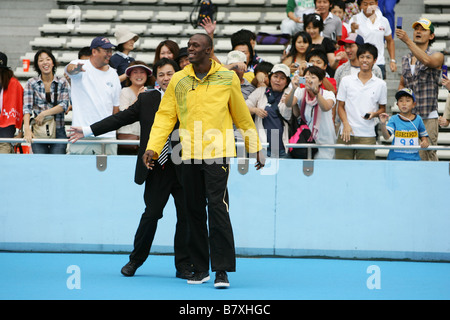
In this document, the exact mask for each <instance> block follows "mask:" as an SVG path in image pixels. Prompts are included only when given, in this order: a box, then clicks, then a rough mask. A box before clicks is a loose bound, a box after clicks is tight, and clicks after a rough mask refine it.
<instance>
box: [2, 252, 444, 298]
mask: <svg viewBox="0 0 450 320" xmlns="http://www.w3.org/2000/svg"><path fill="white" fill-rule="evenodd" d="M127 261H128V256H127V255H124V254H88V253H84V254H82V253H80V254H79V253H76V254H72V253H66V254H65V253H11V252H0V299H2V300H10V299H20V300H35V299H39V300H50V299H51V300H53V299H58V300H77V299H83V300H91V299H95V300H110V299H114V300H116V299H119V300H128V299H133V300H141V299H146V300H147V299H148V300H304V299H306V300H308V299H321V300H322V299H325V300H328V299H331V300H335V299H338V300H340V299H344V300H346V299H351V300H354V299H358V300H378V299H383V300H391V299H396V300H398V299H399V300H404V299H407V300H410V299H413V300H417V299H419V300H428V299H437V300H441V299H450V277H449V274H450V264H449V263H435V262H432V263H428V262H405V261H361V260H333V259H298V258H296V259H290V258H238V259H237V272H235V273H229V279H230V284H231V286H230V288H229V289H226V290H217V289H215V288H214V286H213V283H214V274H211V280H210V281H209V282H207V283H204V284H202V285H188V284H187V283H186V281H185V280H182V279H178V278H175V270H174V262H173V256H170V255H167V256H166V255H151V256H149V258H148V260H147V261H146V263H145V264H144V265H143V266H142V267H141V268H139V269H138V271H137V273H136V275H135V276H134V277H131V278H126V277H124V276H122V275H121V274H120V269H121V268H122V266H123V265H124V264H125V263H126V262H127ZM72 265H75V266H78V267H79V273H78V274H77V275H79V278H78V279H79V280H80V282H79V283H80V286H81V287H80V289H76V288H75V289H69V288H68V287H67V280H68V279H69V282H70V283H74V282H71V281H70V280H72V279H73V278H74V276H75V273H73V272H72V271H70V270H69V273H68V267H69V266H72ZM370 266H377V267H378V268H379V269H378V272H377V273H373V271H371V269H370V268H369V267H370ZM368 268H369V269H368ZM71 277H72V278H71ZM375 277H377V278H376V279H375ZM374 279H375V280H374ZM376 281H378V282H376ZM368 282H369V284H379V285H380V288H379V289H377V288H374V289H369V288H368V286H367V283H368Z"/></svg>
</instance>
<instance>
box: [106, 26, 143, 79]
mask: <svg viewBox="0 0 450 320" xmlns="http://www.w3.org/2000/svg"><path fill="white" fill-rule="evenodd" d="M114 37H115V38H116V43H117V48H116V49H117V51H116V52H115V53H114V54H113V55H112V57H111V59H110V60H109V65H110V66H111V67H113V68H114V69H116V70H117V74H118V75H119V79H120V82H121V83H122V87H123V86H124V85H125V80H126V79H127V75H126V74H125V69H126V68H128V66H129V65H130V63H131V62H133V61H134V58H133V57H131V56H130V52H131V51H133V50H134V44H135V43H136V41H138V39H139V36H138V35H137V34H135V33H133V32H131V31H130V30H129V29H128V28H127V27H120V28H118V29H117V30H116V32H115V33H114Z"/></svg>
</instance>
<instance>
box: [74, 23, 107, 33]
mask: <svg viewBox="0 0 450 320" xmlns="http://www.w3.org/2000/svg"><path fill="white" fill-rule="evenodd" d="M75 32H76V33H79V34H92V35H97V36H100V35H105V34H109V33H110V32H111V25H110V24H97V23H93V24H88V23H81V24H80V25H79V26H77V27H76V28H75Z"/></svg>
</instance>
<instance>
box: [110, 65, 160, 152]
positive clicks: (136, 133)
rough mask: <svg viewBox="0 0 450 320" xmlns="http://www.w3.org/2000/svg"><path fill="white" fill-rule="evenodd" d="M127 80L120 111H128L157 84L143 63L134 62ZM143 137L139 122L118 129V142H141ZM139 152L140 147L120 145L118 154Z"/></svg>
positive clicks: (128, 70)
mask: <svg viewBox="0 0 450 320" xmlns="http://www.w3.org/2000/svg"><path fill="white" fill-rule="evenodd" d="M125 75H126V76H127V79H126V80H125V87H123V88H122V91H121V92H120V106H119V109H120V111H123V110H126V109H128V107H129V106H131V105H132V104H133V103H135V102H136V100H137V98H138V96H139V95H140V94H141V93H142V92H145V91H147V90H148V88H149V87H150V86H152V85H153V83H154V82H155V81H154V79H153V77H152V70H151V69H150V68H149V66H148V65H146V64H145V62H143V61H133V62H131V63H130V66H129V67H128V68H127V69H126V70H125ZM140 135H141V130H140V125H139V122H138V121H136V122H135V123H132V124H129V125H126V126H123V127H121V128H119V129H117V139H118V140H139V137H140ZM138 150H139V146H138V145H123V144H122V145H121V144H119V145H118V148H117V154H125V155H136V154H137V152H138Z"/></svg>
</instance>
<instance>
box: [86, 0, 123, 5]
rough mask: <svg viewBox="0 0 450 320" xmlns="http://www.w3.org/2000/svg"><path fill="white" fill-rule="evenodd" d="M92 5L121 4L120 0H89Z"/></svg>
mask: <svg viewBox="0 0 450 320" xmlns="http://www.w3.org/2000/svg"><path fill="white" fill-rule="evenodd" d="M91 2H92V3H93V4H118V3H121V2H122V0H91Z"/></svg>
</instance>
